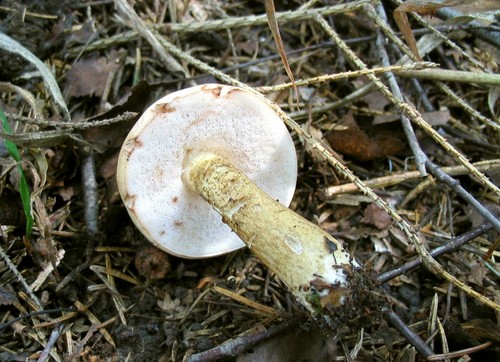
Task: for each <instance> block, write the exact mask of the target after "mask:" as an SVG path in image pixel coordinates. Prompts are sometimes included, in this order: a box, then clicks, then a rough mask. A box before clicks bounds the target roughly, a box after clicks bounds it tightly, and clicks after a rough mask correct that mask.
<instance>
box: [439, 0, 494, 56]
mask: <svg viewBox="0 0 500 362" xmlns="http://www.w3.org/2000/svg"><path fill="white" fill-rule="evenodd" d="M497 5H498V4H497ZM437 15H438V16H439V17H443V18H445V19H452V18H456V17H462V16H464V15H467V14H462V13H461V12H459V11H457V10H456V9H454V8H453V7H445V8H441V9H439V10H438V11H437ZM472 24H479V22H478V21H476V20H472ZM468 31H469V32H470V33H472V34H474V35H475V36H477V37H478V38H479V39H482V40H484V41H486V42H488V43H490V44H492V45H494V46H496V47H497V48H500V33H499V32H498V31H496V32H495V31H486V30H483V29H469V30H468Z"/></svg>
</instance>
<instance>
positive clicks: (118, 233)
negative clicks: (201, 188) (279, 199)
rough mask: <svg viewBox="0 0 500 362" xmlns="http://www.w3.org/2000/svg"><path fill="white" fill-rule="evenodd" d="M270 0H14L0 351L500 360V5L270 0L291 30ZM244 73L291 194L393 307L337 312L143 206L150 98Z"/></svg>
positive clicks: (4, 25) (2, 147) (29, 355)
mask: <svg viewBox="0 0 500 362" xmlns="http://www.w3.org/2000/svg"><path fill="white" fill-rule="evenodd" d="M264 3H265V2H263V1H248V2H241V1H227V0H226V1H223V0H210V1H199V0H191V1H181V0H178V1H176V0H171V1H156V0H148V1H135V2H127V1H125V0H116V1H106V0H104V1H82V0H73V1H67V0H64V1H54V0H46V1H37V2H34V1H25V0H23V1H13V0H2V1H0V22H1V23H0V24H1V27H0V29H1V33H0V35H2V37H1V39H0V44H1V47H0V48H1V49H0V110H1V112H2V113H3V116H2V125H3V128H2V134H1V138H0V162H1V165H0V166H1V173H0V225H1V231H2V235H1V236H2V237H1V239H0V253H1V254H0V360H1V361H49V360H50V361H52V360H53V361H181V360H190V361H195V360H198V361H210V360H215V359H219V360H220V359H227V360H238V361H389V360H392V361H412V360H424V359H428V360H444V359H446V358H449V360H458V359H460V360H461V361H468V360H473V361H494V360H497V361H498V360H500V349H499V346H500V328H499V323H500V307H499V304H500V288H499V286H498V281H499V276H500V269H499V264H498V263H499V259H500V254H499V251H497V250H496V249H498V245H499V243H500V239H499V234H498V231H499V227H498V225H499V221H498V220H499V218H498V216H499V214H500V207H499V200H500V191H499V188H498V184H499V181H500V158H499V147H500V137H499V133H500V132H499V131H500V123H499V113H500V105H499V101H498V98H499V95H500V76H499V75H498V66H499V59H500V45H499V41H498V39H499V34H500V25H499V23H498V19H499V10H498V6H497V5H498V4H496V5H495V1H481V2H477V1H461V2H459V3H461V4H462V5H460V6H455V5H456V4H455V3H457V2H453V1H446V3H449V5H451V6H449V7H443V8H439V7H438V6H435V5H432V3H431V2H428V1H419V2H406V3H407V5H408V4H410V5H411V4H413V6H409V7H408V6H407V7H406V8H404V7H398V1H382V2H375V1H369V0H358V1H345V2H342V4H339V2H334V1H305V0H284V1H278V0H276V1H274V6H275V16H276V19H277V21H278V24H279V32H280V34H281V41H276V38H274V37H273V33H272V31H271V28H273V27H272V25H271V27H270V25H269V23H268V16H266V8H265V6H264ZM266 3H267V4H269V3H272V1H266ZM127 4H128V5H127ZM405 19H407V20H408V22H407V23H406V26H405V25H404V24H405ZM271 24H272V21H271ZM398 24H399V25H400V26H401V30H400V29H399V28H398ZM274 30H276V28H275V29H274ZM411 34H413V36H414V38H416V41H417V42H416V43H415V42H413V41H412V36H411ZM277 45H282V46H283V49H284V50H285V53H286V59H287V60H288V63H289V67H287V66H286V65H284V62H283V60H282V59H281V58H280V51H279V48H280V46H277ZM26 49H27V50H28V51H26ZM281 53H282V54H281V55H283V52H281ZM419 58H421V59H423V60H424V61H425V62H421V61H419ZM387 67H391V68H387ZM287 68H288V69H287ZM287 70H289V71H290V72H291V73H292V74H293V76H294V79H295V82H296V87H297V88H296V89H295V88H294V86H293V85H291V84H288V83H289V82H290V79H289V77H288V76H287ZM238 82H242V83H244V84H246V85H248V86H251V87H253V88H254V89H255V90H257V91H259V92H261V93H263V94H265V95H266V97H267V98H268V99H269V100H271V101H273V102H276V104H278V105H279V106H280V107H281V109H283V110H284V111H285V113H286V115H287V118H286V119H285V122H286V123H287V126H288V128H289V130H290V132H291V135H292V138H293V140H294V142H295V146H296V149H297V159H298V179H297V188H296V193H295V197H294V199H293V201H292V204H291V205H290V208H292V209H293V210H294V211H295V212H297V213H298V214H300V215H302V216H303V217H305V218H306V219H308V220H310V221H311V222H313V223H315V224H317V225H319V226H320V227H321V228H322V229H323V230H325V231H327V232H328V233H330V234H331V235H333V236H334V237H335V238H337V239H338V240H339V241H340V242H342V243H343V244H344V246H345V248H346V249H347V250H348V251H349V252H350V253H351V255H353V256H354V258H356V260H358V261H359V263H360V264H361V265H362V266H363V268H365V269H366V270H367V271H369V273H370V275H372V276H373V278H374V281H375V282H376V283H379V284H380V285H381V290H382V291H383V295H384V298H385V300H386V302H387V303H386V304H385V306H384V308H386V307H387V306H389V309H388V310H390V311H392V312H391V313H389V314H388V313H387V311H388V310H385V309H384V310H383V312H384V313H385V316H386V317H385V318H374V319H370V318H366V316H370V315H371V314H370V310H372V309H377V308H378V309H380V310H379V311H382V309H383V308H382V307H381V306H377V305H368V304H367V305H358V307H359V310H362V309H363V308H364V309H365V310H366V315H365V316H364V315H359V316H358V317H357V318H355V319H356V320H353V321H352V324H351V323H345V322H343V325H342V326H340V327H339V329H338V330H325V329H323V328H320V327H318V325H317V324H316V323H315V321H314V320H312V319H311V318H310V317H309V316H307V315H306V313H305V312H304V310H303V309H302V308H301V307H300V306H298V305H297V303H296V301H295V300H294V298H293V296H292V295H291V294H290V293H289V291H288V290H287V288H286V287H285V286H284V284H283V283H282V282H281V281H280V280H279V278H277V277H276V276H275V275H274V274H273V273H272V272H270V271H268V269H267V268H266V266H265V265H263V264H262V263H261V262H260V261H259V260H258V259H257V258H256V257H255V256H253V255H252V254H251V253H250V251H249V250H247V249H242V250H239V251H236V252H232V253H230V254H228V255H224V256H219V257H215V258H209V259H203V260H188V259H183V258H178V257H174V256H171V255H168V254H167V253H165V252H163V251H161V250H159V249H156V248H155V247H153V246H151V244H150V243H149V242H148V241H147V240H146V239H145V238H144V237H143V236H142V235H141V233H140V232H139V231H138V229H137V228H136V227H135V226H134V224H133V223H132V221H131V220H130V218H129V216H128V214H127V211H126V209H125V207H124V205H123V202H122V200H121V198H120V196H119V193H118V190H117V184H116V164H117V159H118V154H119V151H120V147H121V145H122V143H123V140H124V139H125V137H126V135H127V133H128V131H129V130H130V128H131V127H132V125H133V124H134V123H135V121H136V120H137V118H138V117H139V116H140V114H141V112H143V111H144V110H145V108H146V107H147V106H148V105H150V104H151V103H153V102H154V101H155V100H156V99H159V98H160V97H162V96H164V95H165V94H168V93H171V92H173V91H176V90H179V89H183V88H186V87H189V86H192V85H195V84H203V83H227V84H232V85H236V84H238ZM295 90H297V92H296V91H295ZM318 145H321V146H322V147H324V152H318ZM320 150H322V149H321V148H320ZM360 181H362V182H363V185H361V182H360ZM158 202H162V201H158ZM377 205H379V206H380V205H383V206H382V208H380V207H379V206H377ZM391 215H392V217H391ZM436 248H441V249H440V250H441V252H442V253H441V254H440V255H439V256H437V255H434V254H433V255H434V257H433V256H432V255H430V252H431V251H432V250H434V249H436ZM418 258H421V259H424V261H425V262H424V263H423V264H422V265H421V264H420V263H416V268H412V269H411V268H406V267H407V266H408V264H407V263H408V262H410V261H412V260H415V259H416V260H421V259H418ZM497 258H499V259H497ZM424 265H425V266H424ZM351 302H353V303H356V302H358V303H361V301H356V300H354V301H351ZM360 321H362V323H360ZM398 321H399V322H400V323H399V324H398ZM221 346H226V347H227V348H221ZM204 351H209V352H208V353H205V354H201V353H202V352H204Z"/></svg>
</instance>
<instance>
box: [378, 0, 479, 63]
mask: <svg viewBox="0 0 500 362" xmlns="http://www.w3.org/2000/svg"><path fill="white" fill-rule="evenodd" d="M392 2H393V3H395V4H398V5H401V4H402V3H403V2H402V1H401V0H392ZM410 15H411V16H412V17H413V18H414V19H415V20H416V21H417V22H418V23H419V24H420V25H422V26H424V27H425V28H427V29H428V30H429V31H430V32H431V33H432V34H433V35H434V36H435V37H436V38H438V39H439V40H440V41H441V42H443V43H444V44H446V46H447V47H449V48H451V49H453V50H455V51H456V52H457V53H458V54H460V56H461V57H463V58H464V59H466V60H467V61H468V62H469V63H470V64H473V65H474V66H475V67H478V68H479V69H481V70H483V71H484V72H488V69H487V68H486V67H485V66H484V65H483V64H482V63H481V62H479V61H477V60H476V59H475V58H474V57H472V56H471V55H470V54H469V53H467V52H464V51H463V49H462V48H460V47H459V46H458V45H457V44H455V43H454V42H453V41H451V40H450V39H449V38H448V37H446V36H445V35H443V34H441V32H440V31H439V29H438V27H437V26H432V25H430V24H429V22H427V21H426V20H425V19H424V18H422V17H421V16H420V15H418V14H417V13H415V12H411V13H410ZM374 20H375V21H376V19H374ZM457 30H461V29H457ZM411 58H412V56H411V55H410V59H411Z"/></svg>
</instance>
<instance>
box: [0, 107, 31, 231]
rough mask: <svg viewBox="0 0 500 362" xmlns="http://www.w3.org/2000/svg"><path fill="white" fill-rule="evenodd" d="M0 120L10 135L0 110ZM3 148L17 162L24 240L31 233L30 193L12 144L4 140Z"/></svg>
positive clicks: (15, 147) (16, 152) (15, 148)
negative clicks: (24, 222) (24, 223)
mask: <svg viewBox="0 0 500 362" xmlns="http://www.w3.org/2000/svg"><path fill="white" fill-rule="evenodd" d="M0 119H1V120H2V125H3V130H4V132H6V133H9V134H12V129H11V128H10V125H9V122H7V117H5V114H3V112H2V110H0ZM4 144H5V148H7V151H9V153H10V155H11V156H12V158H13V159H14V160H15V161H16V162H17V169H18V170H19V175H20V182H19V193H20V194H21V201H22V203H23V210H24V215H25V216H26V238H27V239H29V238H30V237H31V232H32V231H33V215H32V214H31V193H30V189H29V186H28V181H27V180H26V176H25V174H24V171H23V169H22V167H21V164H20V162H21V154H20V153H19V150H18V149H17V146H16V144H15V143H14V142H12V141H9V140H6V139H4Z"/></svg>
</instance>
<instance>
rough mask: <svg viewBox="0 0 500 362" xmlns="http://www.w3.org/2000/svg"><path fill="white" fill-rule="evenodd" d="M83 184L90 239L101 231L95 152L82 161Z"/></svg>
mask: <svg viewBox="0 0 500 362" xmlns="http://www.w3.org/2000/svg"><path fill="white" fill-rule="evenodd" d="M81 170H82V184H83V194H84V200H85V224H86V225H87V235H88V236H89V237H90V240H93V238H94V237H95V236H96V235H97V234H98V233H99V221H98V219H99V207H98V196H97V181H96V174H95V163H94V155H93V152H92V151H90V153H89V154H88V155H86V156H84V158H83V161H82V168H81Z"/></svg>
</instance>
